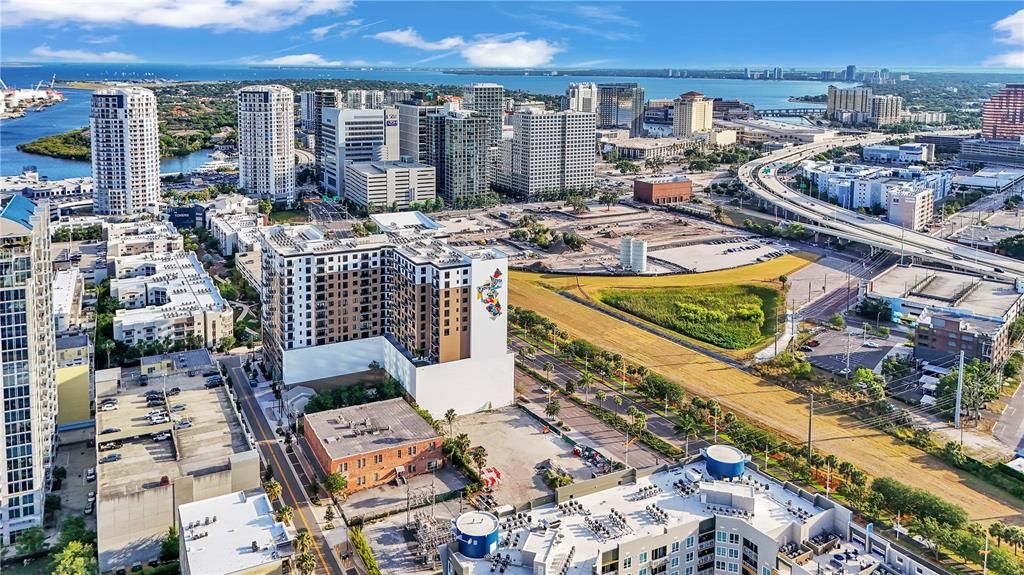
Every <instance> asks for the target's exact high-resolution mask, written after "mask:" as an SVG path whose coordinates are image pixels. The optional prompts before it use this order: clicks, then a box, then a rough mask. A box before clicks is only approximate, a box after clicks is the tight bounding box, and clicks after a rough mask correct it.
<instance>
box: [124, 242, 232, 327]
mask: <svg viewBox="0 0 1024 575" xmlns="http://www.w3.org/2000/svg"><path fill="white" fill-rule="evenodd" d="M110 295H111V296H112V297H115V298H117V300H118V301H119V302H121V304H123V305H124V309H119V310H117V312H115V314H114V339H115V340H117V341H120V342H123V343H125V344H128V345H135V344H136V343H139V342H142V343H146V342H153V341H164V340H169V341H172V342H174V341H187V340H188V339H190V338H191V339H192V340H193V341H195V342H198V343H199V344H201V345H203V346H206V347H213V346H216V345H217V344H219V343H220V342H221V340H223V339H224V338H226V337H228V336H230V335H232V329H233V327H234V312H233V311H232V309H231V306H229V305H228V303H227V302H226V301H225V300H224V298H223V297H221V295H220V291H219V290H218V289H217V286H216V284H215V283H214V281H213V279H212V278H211V277H210V276H209V275H208V274H207V273H206V270H204V269H203V265H202V263H200V261H199V259H198V258H197V257H196V254H195V253H194V252H184V251H178V252H174V253H166V254H143V255H136V256H126V257H120V258H115V259H114V264H113V270H112V275H111V280H110Z"/></svg>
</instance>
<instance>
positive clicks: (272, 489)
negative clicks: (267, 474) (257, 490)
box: [263, 479, 281, 501]
mask: <svg viewBox="0 0 1024 575" xmlns="http://www.w3.org/2000/svg"><path fill="white" fill-rule="evenodd" d="M263 491H266V492H267V497H269V498H270V500H271V501H277V499H278V498H279V497H281V484H280V483H278V482H277V481H275V480H273V479H271V480H270V481H268V482H266V483H264V484H263Z"/></svg>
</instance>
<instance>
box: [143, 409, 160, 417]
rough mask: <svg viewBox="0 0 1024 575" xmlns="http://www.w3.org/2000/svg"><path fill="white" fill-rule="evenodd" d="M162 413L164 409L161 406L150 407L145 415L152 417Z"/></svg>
mask: <svg viewBox="0 0 1024 575" xmlns="http://www.w3.org/2000/svg"><path fill="white" fill-rule="evenodd" d="M163 413H164V410H163V409H162V408H157V409H150V410H149V413H147V414H146V417H153V416H154V415H162V414H163Z"/></svg>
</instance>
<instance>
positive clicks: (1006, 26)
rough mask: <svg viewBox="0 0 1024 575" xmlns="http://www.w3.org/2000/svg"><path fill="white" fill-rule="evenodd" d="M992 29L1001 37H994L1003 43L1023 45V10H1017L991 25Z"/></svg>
mask: <svg viewBox="0 0 1024 575" xmlns="http://www.w3.org/2000/svg"><path fill="white" fill-rule="evenodd" d="M992 29H993V30H995V31H996V32H999V33H1000V34H1003V36H1002V37H1000V38H996V41H997V42H1001V43H1003V44H1014V45H1018V46H1019V45H1024V10H1018V11H1017V12H1016V13H1014V14H1010V15H1009V16H1007V17H1006V18H1003V19H1002V20H1000V21H998V22H996V23H995V24H993V25H992Z"/></svg>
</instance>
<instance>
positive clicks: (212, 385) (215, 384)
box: [205, 381, 224, 389]
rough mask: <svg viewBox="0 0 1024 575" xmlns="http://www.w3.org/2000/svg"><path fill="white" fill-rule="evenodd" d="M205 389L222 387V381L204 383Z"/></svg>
mask: <svg viewBox="0 0 1024 575" xmlns="http://www.w3.org/2000/svg"><path fill="white" fill-rule="evenodd" d="M205 386H206V389H213V388H215V387H224V382H223V381H207V382H206V383H205Z"/></svg>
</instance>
